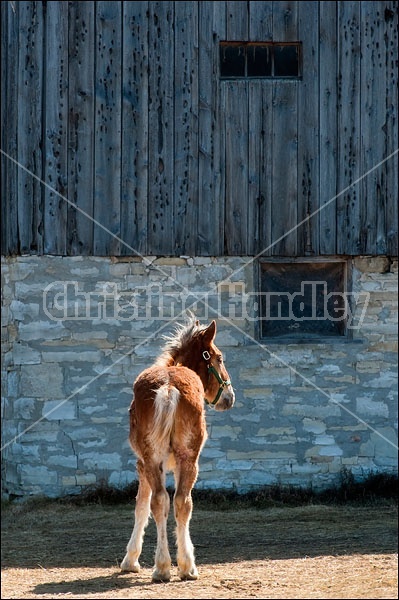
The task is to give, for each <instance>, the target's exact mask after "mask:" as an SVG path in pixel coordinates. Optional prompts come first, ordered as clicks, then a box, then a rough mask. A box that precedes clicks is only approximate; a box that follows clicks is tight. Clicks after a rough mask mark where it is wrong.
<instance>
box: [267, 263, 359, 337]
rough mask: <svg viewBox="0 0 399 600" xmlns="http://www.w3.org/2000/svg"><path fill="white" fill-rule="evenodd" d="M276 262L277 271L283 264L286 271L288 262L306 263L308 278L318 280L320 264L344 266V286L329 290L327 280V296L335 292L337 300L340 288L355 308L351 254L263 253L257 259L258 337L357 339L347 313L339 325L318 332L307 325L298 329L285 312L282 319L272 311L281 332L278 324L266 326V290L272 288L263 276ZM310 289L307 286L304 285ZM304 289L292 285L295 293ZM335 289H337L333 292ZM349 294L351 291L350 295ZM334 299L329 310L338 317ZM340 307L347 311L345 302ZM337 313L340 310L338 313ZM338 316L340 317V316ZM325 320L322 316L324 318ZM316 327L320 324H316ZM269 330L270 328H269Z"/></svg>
mask: <svg viewBox="0 0 399 600" xmlns="http://www.w3.org/2000/svg"><path fill="white" fill-rule="evenodd" d="M268 264H269V265H273V267H274V272H275V273H277V272H278V270H279V267H281V271H283V268H284V266H287V265H288V266H289V267H292V269H293V270H295V269H297V268H298V267H299V265H303V266H304V267H305V266H306V271H307V272H308V274H309V279H307V280H308V281H318V280H319V279H318V276H319V274H320V268H321V267H322V266H323V265H326V266H328V265H331V266H332V267H333V266H334V265H335V266H341V267H342V278H341V280H340V281H339V284H340V287H339V289H338V290H337V289H335V290H329V289H328V282H327V296H328V295H331V296H332V298H331V303H332V302H333V301H334V298H335V295H334V292H337V295H339V294H343V295H345V299H346V300H345V301H347V302H349V306H350V310H352V294H351V292H352V279H353V277H352V260H351V259H350V258H349V257H342V256H320V257H317V258H316V257H292V258H281V257H262V258H259V259H258V261H257V274H256V278H257V290H258V293H259V296H258V301H257V315H258V319H257V322H256V334H257V338H258V339H259V340H260V341H262V342H268V343H273V342H275V343H286V342H291V341H292V342H293V343H317V342H334V343H335V342H340V341H344V342H347V341H352V340H353V330H352V329H350V328H348V327H347V318H346V317H345V318H344V319H343V320H342V321H337V326H336V327H335V328H334V329H332V330H330V331H326V329H325V328H324V329H323V327H320V328H318V330H315V331H314V332H310V331H309V330H307V329H308V328H306V327H303V328H301V327H298V330H297V331H295V329H292V328H290V327H289V325H292V322H291V321H290V320H289V319H288V318H287V314H286V313H285V314H283V316H284V317H285V318H283V319H281V323H279V320H278V319H277V318H276V315H275V314H274V315H273V313H269V314H272V316H273V318H274V319H275V321H276V322H277V324H278V325H280V333H279V332H278V328H277V327H275V328H274V330H273V328H268V327H267V326H266V327H265V322H266V314H265V302H264V295H265V292H266V295H267V293H268V292H269V291H270V289H267V288H266V289H265V286H264V282H263V280H264V277H263V278H262V272H265V271H266V270H267V265H268ZM312 272H313V273H314V274H316V277H315V278H313V279H312ZM308 274H307V275H306V277H307V276H308ZM304 289H306V288H304ZM315 289H316V290H319V289H320V288H318V287H317V286H315ZM300 291H301V290H300V289H299V288H296V289H292V290H291V292H290V293H291V294H292V295H294V294H295V293H296V294H298V293H300ZM331 292H333V293H332V294H331ZM285 293H286V288H283V289H282V294H285ZM346 294H347V295H346ZM331 303H330V305H327V310H330V311H331V313H332V315H333V317H334V312H333V308H329V306H330V307H331V306H332V304H331ZM268 308H269V310H273V307H271V306H270V303H269V307H268ZM338 308H341V314H343V312H342V309H343V305H340V306H339V307H338ZM336 314H337V315H338V314H339V313H336ZM337 318H338V317H337ZM308 320H309V321H311V319H308ZM320 322H321V320H320ZM285 324H286V325H287V327H284V325H285ZM315 329H316V328H315ZM267 330H269V331H267Z"/></svg>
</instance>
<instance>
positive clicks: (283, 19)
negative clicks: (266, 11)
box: [273, 0, 299, 42]
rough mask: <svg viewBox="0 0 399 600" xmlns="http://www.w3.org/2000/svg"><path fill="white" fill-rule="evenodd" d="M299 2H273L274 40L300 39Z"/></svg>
mask: <svg viewBox="0 0 399 600" xmlns="http://www.w3.org/2000/svg"><path fill="white" fill-rule="evenodd" d="M298 4H299V2H295V1H294V2H293V1H292V0H281V1H279V0H277V1H274V2H273V40H274V41H275V42H297V41H298Z"/></svg>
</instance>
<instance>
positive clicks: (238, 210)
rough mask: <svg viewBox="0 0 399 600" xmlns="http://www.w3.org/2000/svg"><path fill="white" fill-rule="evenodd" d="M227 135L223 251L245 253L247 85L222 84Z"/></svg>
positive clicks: (246, 228) (246, 225)
mask: <svg viewBox="0 0 399 600" xmlns="http://www.w3.org/2000/svg"><path fill="white" fill-rule="evenodd" d="M223 87H224V93H225V107H224V112H225V127H224V129H225V132H226V203H225V241H224V244H225V252H226V253H227V254H228V255H231V256H234V255H240V254H246V253H247V231H248V84H247V83H246V82H245V81H234V82H230V81H224V82H223Z"/></svg>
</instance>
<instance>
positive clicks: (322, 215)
mask: <svg viewBox="0 0 399 600" xmlns="http://www.w3.org/2000/svg"><path fill="white" fill-rule="evenodd" d="M1 11H2V71H3V72H4V73H5V74H6V77H5V85H4V86H2V92H1V118H2V122H3V123H5V124H6V125H5V126H4V127H3V130H2V151H3V152H4V154H2V174H3V176H2V184H1V185H2V189H1V195H2V215H3V219H2V226H1V227H2V253H3V254H6V255H7V254H16V253H22V254H26V253H32V254H43V253H45V254H56V255H80V254H82V255H107V256H109V255H120V254H126V255H135V254H153V255H155V254H165V255H172V256H173V255H177V256H179V255H184V254H193V255H196V254H198V255H217V256H218V255H221V254H226V255H242V254H246V255H252V256H253V255H255V254H259V253H262V254H264V255H280V256H296V255H297V256H298V255H299V256H303V255H307V254H308V255H315V256H317V255H325V254H326V255H330V254H346V255H357V254H362V253H363V254H364V253H370V254H389V255H391V254H392V255H395V254H397V204H398V196H397V193H398V192H397V189H398V188H397V177H398V168H397V164H398V161H397V154H394V153H395V151H397V147H398V130H397V106H398V96H397V94H398V88H397V81H398V77H397V49H398V31H397V25H398V3H397V2H350V3H348V2H306V3H303V2H291V1H284V2H97V3H94V2H85V3H80V2H69V3H66V2H53V3H45V2H18V3H15V11H14V10H13V8H12V5H11V3H10V2H3V3H2V4H1ZM221 40H249V41H261V40H274V41H298V40H299V41H302V44H303V77H302V79H301V80H297V81H281V80H274V81H260V80H258V81H238V82H231V81H230V82H227V81H224V82H223V81H220V79H219V74H218V43H219V41H221ZM16 57H17V58H16ZM27 132H28V133H29V135H27ZM389 157H390V158H389ZM13 161H18V162H19V163H20V165H21V166H19V167H17V166H16V164H15V162H13ZM379 163H381V164H379ZM376 165H379V166H378V167H377V168H375V167H376ZM370 170H371V172H370V174H369V175H367V176H364V175H365V173H367V172H368V171H370ZM40 180H41V181H42V182H43V183H40ZM357 180H359V181H358V183H357V184H356V185H352V184H353V182H354V181H357ZM73 205H76V207H78V209H75V208H74V206H73ZM324 205H325V208H324ZM79 209H80V210H79ZM311 215H312V216H311ZM310 216H311V217H310ZM309 217H310V218H309ZM298 223H302V224H301V225H300V226H299V227H297V225H298ZM291 229H292V232H291V233H289V234H287V232H289V231H291Z"/></svg>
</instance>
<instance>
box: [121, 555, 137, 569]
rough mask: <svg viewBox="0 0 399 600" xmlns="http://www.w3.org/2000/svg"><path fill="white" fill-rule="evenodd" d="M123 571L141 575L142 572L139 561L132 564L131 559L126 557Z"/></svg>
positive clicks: (123, 562)
mask: <svg viewBox="0 0 399 600" xmlns="http://www.w3.org/2000/svg"><path fill="white" fill-rule="evenodd" d="M121 571H123V572H125V573H127V572H129V573H139V571H140V564H139V562H138V561H136V562H135V563H133V564H131V562H130V560H129V557H128V556H125V558H124V559H123V561H122V562H121Z"/></svg>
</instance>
